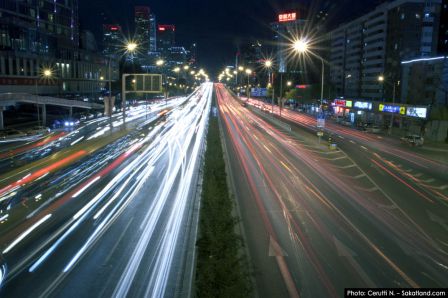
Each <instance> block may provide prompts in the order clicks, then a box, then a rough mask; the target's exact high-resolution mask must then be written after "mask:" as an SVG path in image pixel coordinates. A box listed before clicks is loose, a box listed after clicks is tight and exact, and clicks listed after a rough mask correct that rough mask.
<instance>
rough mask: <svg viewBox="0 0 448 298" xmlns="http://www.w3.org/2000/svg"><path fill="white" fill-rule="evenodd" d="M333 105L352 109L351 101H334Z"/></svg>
mask: <svg viewBox="0 0 448 298" xmlns="http://www.w3.org/2000/svg"><path fill="white" fill-rule="evenodd" d="M333 103H334V105H335V106H340V107H346V108H351V107H353V101H351V100H345V99H335V100H334V102H333Z"/></svg>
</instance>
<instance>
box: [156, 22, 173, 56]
mask: <svg viewBox="0 0 448 298" xmlns="http://www.w3.org/2000/svg"><path fill="white" fill-rule="evenodd" d="M175 36H176V26H174V25H158V26H157V49H158V51H159V52H160V53H161V55H162V56H163V57H167V56H168V55H169V48H171V47H174V45H175Z"/></svg>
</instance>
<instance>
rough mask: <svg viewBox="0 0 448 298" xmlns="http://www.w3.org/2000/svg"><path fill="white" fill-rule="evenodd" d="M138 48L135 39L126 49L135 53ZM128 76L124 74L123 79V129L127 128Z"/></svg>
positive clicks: (127, 44)
mask: <svg viewBox="0 0 448 298" xmlns="http://www.w3.org/2000/svg"><path fill="white" fill-rule="evenodd" d="M137 48H138V44H137V43H136V42H135V41H129V42H127V43H126V45H125V50H126V53H130V54H133V53H135V51H137ZM127 76H128V74H123V75H122V80H121V91H122V92H121V108H122V110H123V111H122V112H123V129H124V128H125V124H126V77H127Z"/></svg>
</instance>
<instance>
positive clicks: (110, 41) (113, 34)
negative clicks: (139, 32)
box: [103, 24, 123, 56]
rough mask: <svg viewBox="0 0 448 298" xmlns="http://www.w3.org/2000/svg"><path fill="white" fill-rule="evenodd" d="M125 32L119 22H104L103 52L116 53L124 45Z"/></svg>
mask: <svg viewBox="0 0 448 298" xmlns="http://www.w3.org/2000/svg"><path fill="white" fill-rule="evenodd" d="M122 39H123V33H122V31H121V26H120V25H118V24H103V54H104V55H106V56H114V55H116V54H117V53H118V52H119V50H120V48H121V47H122V46H123V42H122Z"/></svg>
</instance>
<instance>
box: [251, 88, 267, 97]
mask: <svg viewBox="0 0 448 298" xmlns="http://www.w3.org/2000/svg"><path fill="white" fill-rule="evenodd" d="M250 95H251V96H253V97H266V96H268V89H266V88H252V89H251V91H250Z"/></svg>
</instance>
